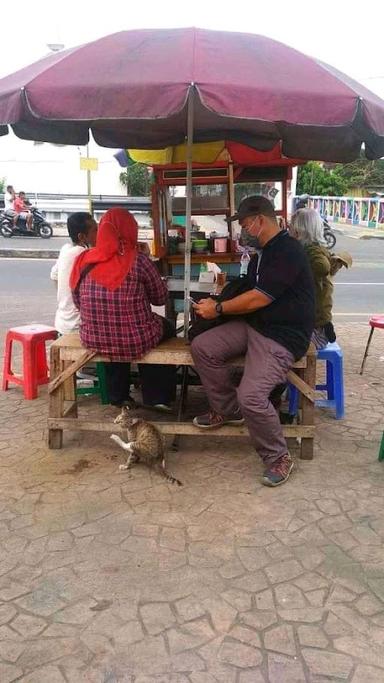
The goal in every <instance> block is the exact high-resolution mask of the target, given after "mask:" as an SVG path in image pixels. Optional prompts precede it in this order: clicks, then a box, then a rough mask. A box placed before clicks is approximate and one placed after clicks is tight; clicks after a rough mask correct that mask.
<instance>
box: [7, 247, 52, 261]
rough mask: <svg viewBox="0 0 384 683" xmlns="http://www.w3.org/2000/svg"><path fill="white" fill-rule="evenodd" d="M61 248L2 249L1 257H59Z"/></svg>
mask: <svg viewBox="0 0 384 683" xmlns="http://www.w3.org/2000/svg"><path fill="white" fill-rule="evenodd" d="M58 256H59V249H0V258H36V259H39V258H40V259H42V258H45V259H57V258H58Z"/></svg>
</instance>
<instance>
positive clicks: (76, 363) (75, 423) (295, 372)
mask: <svg viewBox="0 0 384 683" xmlns="http://www.w3.org/2000/svg"><path fill="white" fill-rule="evenodd" d="M50 353H51V364H50V384H49V387H48V393H49V417H48V433H49V447H50V448H54V449H57V448H62V441H63V430H64V429H72V430H75V431H77V430H81V431H102V432H109V433H113V432H116V425H114V424H113V423H110V424H108V423H105V422H96V421H93V420H89V419H83V418H80V417H78V407H77V400H76V390H75V389H76V384H75V382H76V380H75V376H76V372H77V371H78V370H79V369H80V368H81V367H83V366H84V365H85V364H86V363H88V362H89V361H90V360H92V361H96V362H99V361H102V362H104V363H108V362H110V359H109V358H108V357H106V356H102V355H99V354H96V353H95V352H93V351H88V350H87V349H84V347H83V346H82V345H81V342H80V338H79V335H78V334H67V335H64V336H63V337H60V338H59V339H57V340H56V341H55V342H53V344H52V345H51V350H50ZM133 362H135V363H137V364H141V363H153V364H166V365H177V366H183V367H184V368H187V367H193V359H192V356H191V352H190V345H189V344H188V342H187V341H186V340H184V339H179V338H175V339H170V340H168V341H166V342H163V343H162V344H160V345H159V346H157V347H156V348H155V349H152V350H151V351H149V353H147V354H146V355H145V356H144V357H143V358H140V359H139V360H138V361H133ZM231 365H234V366H242V365H244V359H243V358H237V359H233V360H232V361H231ZM288 379H289V381H290V382H291V383H292V384H294V385H295V386H296V387H297V388H298V390H299V392H300V394H301V405H302V410H301V422H300V424H298V425H284V427H283V431H284V436H285V437H286V438H296V437H299V438H301V454H300V455H301V458H303V459H305V460H311V459H312V458H313V442H314V436H315V427H314V400H315V380H316V353H315V349H314V348H310V350H309V351H308V353H307V355H306V356H304V357H303V358H302V359H301V360H299V361H298V362H297V363H295V365H294V366H293V369H292V370H290V372H289V373H288ZM181 400H182V399H181ZM180 415H181V411H179V419H180ZM155 424H156V425H157V426H158V427H159V428H160V429H161V431H162V432H163V433H164V434H174V435H177V434H179V435H181V434H198V435H199V436H204V435H212V431H213V430H209V431H207V432H205V431H202V430H200V429H198V427H195V426H194V425H193V424H192V422H182V421H173V422H156V423H155ZM214 434H215V436H216V435H217V436H247V435H248V430H247V428H246V427H233V426H230V425H225V426H224V427H221V428H220V429H219V430H218V431H217V432H216V431H214Z"/></svg>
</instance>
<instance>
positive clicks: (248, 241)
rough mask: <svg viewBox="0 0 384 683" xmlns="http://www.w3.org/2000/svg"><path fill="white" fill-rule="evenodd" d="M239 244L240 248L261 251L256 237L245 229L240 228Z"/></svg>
mask: <svg viewBox="0 0 384 683" xmlns="http://www.w3.org/2000/svg"><path fill="white" fill-rule="evenodd" d="M239 244H240V246H242V247H252V248H253V249H261V244H260V242H259V240H258V238H257V237H255V236H254V235H250V234H249V232H248V230H246V228H241V233H240V239H239Z"/></svg>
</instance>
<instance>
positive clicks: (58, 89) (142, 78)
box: [0, 28, 384, 161]
mask: <svg viewBox="0 0 384 683" xmlns="http://www.w3.org/2000/svg"><path fill="white" fill-rule="evenodd" d="M191 92H193V110H194V142H209V141H211V142H212V141H216V140H230V141H232V142H240V143H242V144H245V145H248V146H251V147H253V148H255V149H257V150H259V151H269V150H271V149H273V148H274V147H275V146H276V144H277V143H279V142H281V150H282V154H283V155H284V156H287V157H297V158H302V159H322V160H324V161H350V160H352V159H354V158H356V157H357V156H358V155H359V152H360V149H361V146H362V144H364V145H365V152H366V155H367V156H368V157H369V158H378V157H380V156H383V155H384V102H383V101H382V100H381V99H380V98H378V97H377V96H376V95H374V94H373V93H371V92H370V91H369V90H367V89H366V88H364V87H363V86H361V85H359V84H358V83H356V82H355V81H352V80H351V79H349V78H348V77H347V76H345V75H344V74H342V73H340V72H338V71H336V70H335V69H333V68H332V67H330V66H328V65H326V64H323V63H321V62H319V61H317V60H315V59H311V58H309V57H306V56H305V55H302V54H301V53H300V52H297V51H296V50H294V49H292V48H290V47H287V46H286V45H283V44H282V43H278V42H276V41H274V40H271V39H269V38H265V37H263V36H257V35H252V34H247V33H227V32H218V31H208V30H202V29H196V28H188V29H172V30H137V31H124V32H121V33H117V34H114V35H110V36H106V37H105V38H101V39H100V40H97V41H94V42H92V43H88V44H86V45H82V46H80V47H78V48H74V49H70V50H66V51H63V52H59V53H56V54H54V55H49V56H48V57H46V58H44V59H42V60H40V61H39V62H37V63H35V64H33V65H31V66H29V67H27V68H25V69H22V70H21V71H18V72H17V73H15V74H13V75H11V76H8V77H6V78H3V79H2V80H0V125H1V124H2V126H3V127H2V128H1V130H0V132H2V133H3V134H4V133H6V132H7V130H8V129H7V127H6V126H7V125H11V126H12V127H13V129H14V131H15V133H16V135H18V136H19V137H21V138H24V139H33V140H44V141H47V142H59V143H63V144H78V145H79V144H80V145H82V144H86V143H87V141H88V136H89V130H91V131H92V134H93V137H94V138H95V140H96V142H97V143H98V144H100V145H103V146H105V147H115V148H116V147H124V148H136V149H141V148H143V149H158V148H165V147H168V146H173V145H178V144H180V143H182V142H183V141H184V139H185V134H186V129H187V102H188V95H189V94H190V93H191Z"/></svg>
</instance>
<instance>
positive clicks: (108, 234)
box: [69, 209, 138, 292]
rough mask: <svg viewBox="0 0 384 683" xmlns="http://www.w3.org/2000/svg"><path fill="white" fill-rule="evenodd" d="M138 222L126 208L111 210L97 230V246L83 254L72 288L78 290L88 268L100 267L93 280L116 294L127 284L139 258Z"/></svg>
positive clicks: (72, 278) (77, 265)
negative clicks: (129, 274) (137, 257)
mask: <svg viewBox="0 0 384 683" xmlns="http://www.w3.org/2000/svg"><path fill="white" fill-rule="evenodd" d="M137 231H138V226H137V223H136V220H135V219H134V217H133V216H132V214H130V213H129V211H126V209H109V211H107V213H106V214H104V216H103V217H102V219H101V221H100V225H99V229H98V231H97V238H96V246H95V247H94V249H89V250H87V251H84V252H83V253H82V254H79V256H78V257H77V259H76V261H75V263H74V265H73V268H72V273H71V278H70V281H69V283H70V286H71V289H76V287H77V285H78V282H79V280H80V276H81V273H82V271H83V270H84V268H85V267H86V266H88V265H90V264H93V263H94V264H96V265H95V266H94V267H93V268H92V270H90V272H89V277H90V278H92V280H95V282H98V283H99V284H100V285H103V287H106V289H109V290H110V291H112V292H113V291H114V290H115V289H117V288H118V287H120V285H121V284H122V283H123V282H124V280H125V278H126V276H127V274H128V273H129V272H130V270H131V268H132V266H133V263H134V261H135V259H136V255H137Z"/></svg>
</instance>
